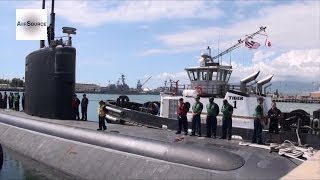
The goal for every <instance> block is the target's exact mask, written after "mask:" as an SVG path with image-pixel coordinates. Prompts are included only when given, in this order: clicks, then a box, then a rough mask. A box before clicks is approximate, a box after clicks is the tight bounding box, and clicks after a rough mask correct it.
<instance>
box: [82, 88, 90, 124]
mask: <svg viewBox="0 0 320 180" xmlns="http://www.w3.org/2000/svg"><path fill="white" fill-rule="evenodd" d="M88 104H89V100H88V98H87V96H86V94H83V97H82V99H81V114H82V117H81V120H84V121H86V120H87V109H88Z"/></svg>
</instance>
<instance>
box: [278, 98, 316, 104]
mask: <svg viewBox="0 0 320 180" xmlns="http://www.w3.org/2000/svg"><path fill="white" fill-rule="evenodd" d="M272 100H273V101H275V102H288V103H314V104H320V99H298V98H273V99H272Z"/></svg>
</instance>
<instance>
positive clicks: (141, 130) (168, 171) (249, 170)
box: [0, 110, 301, 179]
mask: <svg viewBox="0 0 320 180" xmlns="http://www.w3.org/2000/svg"><path fill="white" fill-rule="evenodd" d="M0 113H2V114H6V115H10V116H15V117H20V118H24V119H26V120H27V119H32V120H36V121H41V122H48V123H54V124H59V125H63V126H70V127H76V128H83V129H87V130H94V131H96V129H97V127H98V123H97V122H93V121H75V120H54V119H46V118H40V117H35V116H30V115H27V114H25V113H23V112H16V111H12V110H0ZM107 128H108V129H107V131H101V132H98V133H103V134H120V135H126V136H131V137H136V138H146V139H151V140H155V141H161V142H164V143H166V144H184V145H187V146H190V147H191V146H193V147H197V148H199V149H207V150H219V151H223V152H231V153H234V154H236V155H239V156H240V157H242V158H243V159H244V162H245V163H244V165H243V166H241V167H240V168H237V169H234V170H228V171H219V170H208V169H203V168H198V167H192V166H188V165H183V164H177V163H168V162H166V161H162V160H161V161H160V160H157V159H152V158H149V157H143V156H142V157H141V158H146V159H149V160H147V161H152V162H153V163H145V161H141V162H140V161H136V160H135V161H133V162H130V160H129V161H128V160H123V159H119V163H120V164H121V163H128V164H131V166H139V167H140V170H139V172H135V173H134V174H135V176H134V177H132V176H126V175H125V174H131V175H132V171H134V169H132V168H130V169H120V170H118V171H117V172H116V174H118V175H119V176H118V177H126V178H128V177H129V178H138V179H145V178H152V179H154V178H159V179H213V178H217V179H257V178H259V179H279V178H281V177H283V176H285V175H286V174H287V173H288V172H290V171H292V170H293V169H294V168H296V167H297V166H299V165H300V164H301V161H298V160H295V159H290V158H287V157H283V156H279V155H278V154H277V153H269V150H268V147H267V146H261V147H260V148H259V147H250V146H240V145H239V141H240V140H231V141H227V140H221V139H212V138H205V137H194V136H184V135H178V136H177V135H176V134H175V132H174V131H171V130H164V129H154V128H148V127H144V126H135V125H119V124H107ZM177 137H179V138H181V137H183V139H180V140H181V141H180V140H179V141H177V140H176V138H177ZM191 155H192V156H194V155H196V156H197V155H199V156H201V154H185V156H191ZM115 162H117V159H115V160H113V161H105V162H103V164H104V166H107V164H110V163H111V164H112V163H115ZM99 163H101V162H99ZM110 166H112V165H110ZM110 166H109V167H110ZM141 168H142V169H143V170H141ZM112 170H113V171H116V170H115V168H112ZM129 171H130V172H129ZM113 173H115V172H113Z"/></svg>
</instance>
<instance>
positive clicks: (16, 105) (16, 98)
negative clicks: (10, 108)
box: [14, 93, 20, 111]
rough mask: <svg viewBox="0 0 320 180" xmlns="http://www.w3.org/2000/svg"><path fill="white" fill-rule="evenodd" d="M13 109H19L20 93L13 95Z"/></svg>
mask: <svg viewBox="0 0 320 180" xmlns="http://www.w3.org/2000/svg"><path fill="white" fill-rule="evenodd" d="M14 109H15V110H16V111H19V110H20V95H19V93H16V94H15V95H14Z"/></svg>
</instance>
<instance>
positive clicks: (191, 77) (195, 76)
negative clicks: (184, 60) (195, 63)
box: [188, 71, 198, 81]
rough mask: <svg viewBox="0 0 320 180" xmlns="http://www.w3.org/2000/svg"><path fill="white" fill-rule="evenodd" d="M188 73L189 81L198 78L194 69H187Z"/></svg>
mask: <svg viewBox="0 0 320 180" xmlns="http://www.w3.org/2000/svg"><path fill="white" fill-rule="evenodd" d="M188 73H189V76H190V80H191V81H196V80H198V73H197V72H196V71H188Z"/></svg>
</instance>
